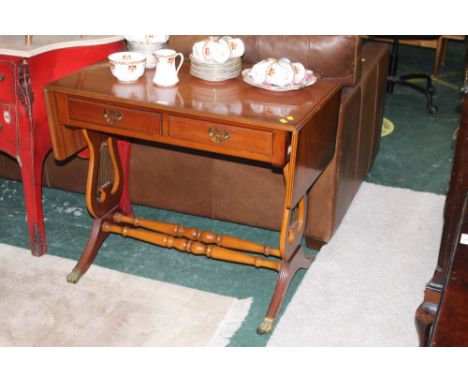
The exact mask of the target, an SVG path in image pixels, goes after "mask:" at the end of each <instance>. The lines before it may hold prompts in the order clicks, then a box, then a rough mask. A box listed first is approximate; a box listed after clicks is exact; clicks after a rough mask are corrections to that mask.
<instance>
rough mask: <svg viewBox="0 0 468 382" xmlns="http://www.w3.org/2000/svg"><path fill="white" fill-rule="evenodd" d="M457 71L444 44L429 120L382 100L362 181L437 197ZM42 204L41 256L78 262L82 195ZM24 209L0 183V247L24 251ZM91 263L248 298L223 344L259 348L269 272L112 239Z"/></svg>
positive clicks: (421, 56) (219, 226)
mask: <svg viewBox="0 0 468 382" xmlns="http://www.w3.org/2000/svg"><path fill="white" fill-rule="evenodd" d="M433 54H434V52H433V51H432V50H428V49H427V50H426V49H422V48H409V47H402V48H401V56H400V66H401V68H403V69H406V68H410V69H411V71H426V72H429V73H431V72H432V63H433ZM462 68H463V45H462V44H460V43H452V42H451V43H450V44H449V47H448V52H447V64H446V66H445V67H442V70H441V76H440V78H441V79H442V80H443V82H441V83H437V82H436V83H435V86H436V87H437V93H436V95H435V104H436V105H438V106H439V112H438V113H437V114H435V115H429V114H428V113H427V112H426V108H425V104H426V101H425V97H424V96H423V95H422V94H419V93H417V92H414V91H413V90H411V89H407V88H403V87H399V86H396V87H395V91H394V93H393V94H391V95H388V96H387V100H386V105H385V115H386V117H387V118H389V119H390V120H391V121H392V122H393V123H394V125H395V131H394V132H393V133H392V134H390V135H388V136H387V137H384V138H383V139H382V143H381V148H380V152H379V154H378V156H377V159H376V161H375V164H374V166H373V168H372V170H371V172H370V174H369V175H368V178H367V181H369V182H373V183H378V184H382V185H387V186H395V187H404V188H411V189H414V190H421V191H429V192H435V193H440V194H443V193H445V192H446V189H447V182H448V178H449V174H450V170H451V166H452V157H453V147H454V145H453V140H452V136H453V134H454V131H455V130H456V128H457V126H458V120H459V97H460V96H459V92H458V91H457V90H456V89H454V88H456V87H457V86H458V84H460V83H461V78H462V70H463V69H462ZM450 84H452V85H450ZM43 206H44V216H45V225H46V233H47V242H48V253H50V254H52V255H56V256H62V257H66V258H70V259H78V257H79V255H80V254H81V251H82V249H83V247H84V245H85V243H86V240H87V237H88V234H89V228H90V224H91V218H90V217H89V215H88V212H87V210H86V206H85V201H84V198H83V195H81V194H75V193H71V192H64V191H60V190H54V189H46V188H44V190H43ZM24 211H25V210H24V201H23V191H22V184H21V183H18V182H14V181H9V180H5V179H0V216H2V217H3V218H2V222H1V224H0V242H3V243H7V244H11V245H16V246H20V247H24V248H28V247H29V243H28V235H27V225H26V221H25V213H24ZM135 213H136V214H137V215H138V216H141V217H146V218H150V219H156V220H167V221H169V222H177V223H180V224H182V225H184V226H187V227H191V226H196V227H198V228H201V229H206V230H210V231H214V232H217V233H220V234H223V233H226V232H230V234H232V235H234V236H239V237H245V238H247V239H250V240H253V241H257V242H259V243H265V244H267V245H276V244H277V242H278V236H279V235H278V233H276V232H272V231H268V230H263V229H257V228H251V227H246V226H242V225H238V224H231V223H226V222H220V221H213V220H211V219H203V218H198V217H193V216H189V215H183V214H178V213H174V212H169V211H164V210H155V209H150V208H147V207H142V206H135ZM39 261H40V260H39ZM95 263H96V264H98V265H101V266H104V267H108V268H111V269H115V270H118V271H121V272H128V273H131V274H134V275H139V276H143V277H148V278H154V279H157V280H161V281H166V282H171V283H176V284H179V285H184V286H188V287H191V288H197V289H200V290H205V291H209V292H214V293H220V294H224V295H228V296H233V297H237V298H247V297H250V296H252V297H253V304H252V307H251V311H250V313H249V315H248V317H247V319H246V321H245V323H244V324H243V326H242V327H241V329H240V330H239V331H238V332H237V333H236V335H235V336H234V337H233V339H232V340H231V343H230V346H265V344H266V342H267V340H268V338H269V337H268V336H258V335H257V334H256V333H255V330H256V328H257V326H258V324H259V323H260V321H261V320H262V318H263V316H264V314H265V312H266V310H267V308H268V304H269V302H270V299H271V295H272V291H273V288H274V285H275V283H276V279H277V273H276V272H274V271H270V270H265V269H255V268H253V267H248V266H244V265H238V264H232V263H227V262H221V261H214V260H211V259H207V258H206V257H197V256H193V255H188V254H183V253H180V252H178V251H176V250H166V249H162V248H159V247H155V246H150V245H148V244H145V243H141V242H138V241H134V240H127V239H123V238H121V237H119V236H116V235H111V236H110V237H109V238H108V239H107V240H106V242H105V243H104V246H103V247H102V249H101V250H100V252H99V254H98V256H97V258H96V260H95ZM304 274H305V272H304V271H300V272H299V273H298V274H297V276H296V277H295V279H294V281H293V283H292V284H291V287H290V289H289V291H288V295H287V296H286V299H285V303H284V305H283V311H284V309H285V307H286V306H287V304H288V302H289V301H290V299H291V296H292V295H293V294H294V292H295V290H296V288H297V286H298V285H299V283H300V281H301V280H302V278H303V276H304ZM64 277H65V275H64ZM85 277H86V276H85Z"/></svg>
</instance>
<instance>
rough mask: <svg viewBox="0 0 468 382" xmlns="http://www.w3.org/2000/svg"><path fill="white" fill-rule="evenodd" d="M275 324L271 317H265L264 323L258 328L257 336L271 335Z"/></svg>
mask: <svg viewBox="0 0 468 382" xmlns="http://www.w3.org/2000/svg"><path fill="white" fill-rule="evenodd" d="M273 322H274V320H273V319H272V318H269V317H265V318H264V319H263V322H262V323H261V324H260V326H259V327H258V328H257V334H270V333H271V331H272V330H273Z"/></svg>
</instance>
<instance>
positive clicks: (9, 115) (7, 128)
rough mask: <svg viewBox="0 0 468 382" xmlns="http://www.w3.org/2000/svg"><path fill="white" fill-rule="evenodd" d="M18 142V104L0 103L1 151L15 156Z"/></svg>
mask: <svg viewBox="0 0 468 382" xmlns="http://www.w3.org/2000/svg"><path fill="white" fill-rule="evenodd" d="M17 142H18V128H17V125H16V106H15V105H14V104H7V103H0V151H3V152H6V153H7V154H9V155H11V156H12V157H14V158H15V157H16V156H17V154H18V145H17Z"/></svg>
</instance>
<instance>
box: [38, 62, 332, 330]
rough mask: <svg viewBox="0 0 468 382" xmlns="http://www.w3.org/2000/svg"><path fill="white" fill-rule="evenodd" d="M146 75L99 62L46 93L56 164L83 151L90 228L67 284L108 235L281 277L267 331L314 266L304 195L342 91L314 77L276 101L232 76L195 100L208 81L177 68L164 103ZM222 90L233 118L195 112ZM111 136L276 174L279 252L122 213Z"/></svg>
mask: <svg viewBox="0 0 468 382" xmlns="http://www.w3.org/2000/svg"><path fill="white" fill-rule="evenodd" d="M153 75H154V70H146V73H145V74H144V75H143V77H142V78H140V79H139V80H138V81H137V82H135V83H133V84H121V83H119V82H118V81H117V79H115V78H114V77H113V76H112V75H111V73H110V70H109V66H108V64H107V63H105V62H101V63H97V64H95V65H91V66H89V67H87V68H84V69H82V70H80V71H77V72H75V73H72V74H70V75H68V76H66V77H64V78H62V79H59V80H57V81H55V82H53V83H51V84H49V85H47V86H46V88H45V99H46V104H47V111H48V118H49V126H50V132H51V140H52V147H53V151H54V155H55V158H56V159H59V160H64V159H66V158H68V157H70V156H72V155H74V154H75V153H76V152H78V151H80V150H82V149H83V148H86V147H88V149H89V152H90V162H89V169H88V178H87V188H86V204H87V208H88V210H89V212H90V214H91V216H92V217H93V226H92V229H91V234H90V237H89V241H88V243H87V245H86V247H85V249H84V251H83V254H82V256H81V258H80V260H79V261H78V263H77V265H76V266H75V268H74V269H73V270H72V272H71V273H70V274H69V275H68V278H67V279H68V281H69V282H72V283H76V282H77V281H78V280H79V279H80V277H82V276H83V274H84V273H85V272H86V271H87V269H88V268H89V266H90V265H91V264H92V262H93V260H94V258H95V257H96V255H97V253H98V251H99V248H100V246H101V245H102V243H103V242H104V240H105V239H106V237H107V236H108V235H109V234H110V233H115V234H120V235H123V236H126V237H131V238H134V239H138V240H143V241H146V242H149V243H152V244H156V245H159V246H162V247H166V248H176V249H178V250H179V251H182V252H188V253H192V254H195V255H205V256H207V257H211V258H214V259H218V260H224V261H231V262H236V263H241V264H246V265H253V266H256V267H263V268H267V269H271V270H275V271H277V272H278V273H279V274H278V280H277V283H276V287H275V289H274V291H273V296H272V299H271V302H270V305H269V308H268V311H267V313H266V315H265V317H264V320H263V321H262V323H261V324H260V326H259V328H258V330H257V332H258V333H259V334H264V333H270V332H271V331H272V328H273V324H274V322H275V319H276V318H277V315H278V312H279V310H280V307H281V304H282V302H283V298H284V296H285V294H286V291H287V289H288V286H289V283H290V281H291V280H292V279H293V277H294V275H295V274H296V272H297V270H299V269H301V268H304V269H306V268H308V267H309V265H310V264H311V262H312V257H311V256H309V255H306V254H305V253H304V251H303V248H302V246H301V241H302V238H303V233H304V228H305V220H306V215H307V214H306V211H307V210H306V203H307V197H306V195H307V191H308V190H309V188H310V187H311V186H312V184H313V183H314V182H315V180H316V179H317V178H318V177H319V176H320V174H321V173H322V171H323V170H324V168H325V167H326V166H327V164H328V163H329V162H330V160H331V158H332V157H333V155H334V151H335V140H336V133H337V124H338V110H339V103H340V96H341V84H339V83H338V82H333V81H328V80H319V81H318V82H317V83H316V84H315V85H313V86H311V87H308V88H305V89H301V90H297V91H294V92H288V93H289V94H286V93H284V94H273V93H272V92H268V91H265V90H262V89H257V88H254V87H252V86H250V85H248V84H246V83H244V82H243V81H242V78H241V77H237V78H235V79H231V80H228V81H225V82H223V83H217V84H213V85H211V84H210V85H209V86H210V87H212V90H213V92H212V93H213V94H212V95H211V96H210V95H207V93H204V96H203V97H204V99H201V98H197V97H198V96H197V94H199V92H197V91H196V90H197V89H199V87H200V86H202V87H204V88H206V87H207V86H208V85H207V84H208V83H207V82H206V81H203V80H201V79H198V78H195V77H193V76H191V75H190V74H189V71H188V67H187V66H184V67H183V68H182V69H181V71H180V72H179V77H180V82H179V83H178V84H177V86H175V87H172V88H166V90H167V92H173V93H174V94H175V93H177V97H176V96H174V97H170V98H168V97H167V94H165V95H164V96H161V94H160V93H161V91H160V89H161V88H158V87H157V86H156V85H154V84H153V83H152V76H153ZM122 87H123V88H122ZM223 89H224V90H227V89H228V90H229V94H231V95H230V96H232V99H233V101H237V102H239V104H240V105H241V107H240V111H239V110H238V111H237V112H235V111H232V110H229V111H223V112H221V111H212V110H211V111H208V110H205V109H203V108H198V109H197V107H196V105H199V104H200V102H202V101H203V100H205V101H207V102H212V101H213V100H214V98H213V97H215V96H216V93H217V92H218V93H219V92H222V91H223ZM215 90H216V91H215ZM209 94H211V93H209ZM161 97H162V98H161ZM210 97H212V98H210ZM168 99H169V101H168ZM163 101H164V102H163ZM253 103H255V104H262V105H269V106H270V107H282V106H283V107H284V106H285V105H286V104H287V105H288V106H289V110H292V111H291V113H290V115H288V116H287V117H286V118H278V117H277V116H274V115H272V114H271V113H270V114H268V113H266V112H265V110H266V109H267V108H262V110H263V111H262V112H260V111H258V110H255V108H254V107H251V106H252V105H253ZM117 138H118V139H119V140H129V141H131V140H133V139H138V140H143V141H148V142H157V143H159V144H163V145H167V146H168V147H178V148H190V149H194V150H196V151H197V152H199V154H200V155H205V154H206V153H216V154H217V155H224V156H226V157H234V158H243V159H247V160H250V161H253V162H254V163H259V164H260V163H267V164H270V165H271V166H272V168H273V167H275V168H281V169H282V171H283V175H284V182H285V190H286V192H285V199H284V204H283V210H282V216H283V217H282V226H281V231H280V238H279V245H278V247H275V248H273V247H269V246H265V245H262V244H258V243H253V242H250V241H247V240H244V239H240V238H235V237H231V236H229V235H225V236H220V235H217V234H215V233H212V232H205V231H200V230H198V229H196V228H186V227H182V226H180V225H177V224H171V223H166V222H156V221H149V220H146V219H142V218H138V217H135V216H133V214H131V213H127V212H126V211H123V210H122V208H121V206H119V200H120V198H121V196H122V193H123V192H124V190H125V187H126V181H125V179H126V178H128V165H126V164H125V163H122V160H121V158H120V157H119V155H118V148H117V144H116V139H117ZM103 157H108V158H109V159H110V162H111V166H110V168H112V170H113V171H112V174H109V175H108V176H107V178H106V179H101V178H102V177H101V174H102V171H101V169H100V167H101V163H102V158H103ZM175 175H176V174H175ZM226 192H229V190H226ZM233 208H235V206H233Z"/></svg>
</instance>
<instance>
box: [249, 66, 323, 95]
mask: <svg viewBox="0 0 468 382" xmlns="http://www.w3.org/2000/svg"><path fill="white" fill-rule="evenodd" d="M251 70H252V69H244V70H243V71H242V78H243V79H244V81H245V82H247V83H248V84H249V85H252V86H255V87H257V88H260V89H265V90H271V91H274V92H287V91H290V90H298V89H302V88H305V87H307V86H311V85H313V84H315V83H316V82H317V77H316V76H314V73H313V72H312V70H306V78H305V79H304V81H302V82H301V83H299V84H292V85H289V86H278V85H270V84H267V83H265V82H263V83H258V82H255V81H254V79H253V78H252V76H250V71H251Z"/></svg>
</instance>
